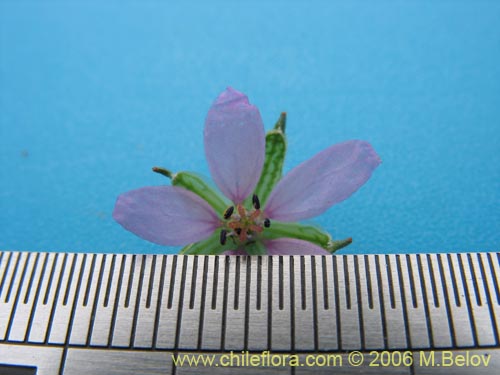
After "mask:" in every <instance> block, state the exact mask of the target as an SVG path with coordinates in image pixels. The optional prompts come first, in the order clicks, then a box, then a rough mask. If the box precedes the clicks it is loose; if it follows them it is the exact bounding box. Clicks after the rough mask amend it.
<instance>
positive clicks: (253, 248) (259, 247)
mask: <svg viewBox="0 0 500 375" xmlns="http://www.w3.org/2000/svg"><path fill="white" fill-rule="evenodd" d="M244 249H245V251H246V252H247V253H248V255H266V254H267V250H266V248H265V246H264V245H263V244H262V242H260V241H256V242H251V243H248V244H246V245H245V247H244Z"/></svg>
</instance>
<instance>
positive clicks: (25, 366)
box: [0, 251, 500, 375]
mask: <svg viewBox="0 0 500 375" xmlns="http://www.w3.org/2000/svg"><path fill="white" fill-rule="evenodd" d="M499 280H500V254H499V253H466V254H409V255H405V254H402V255H338V256H291V257H286V256H275V257H267V256H255V257H244V256H242V257H237V256H231V257H226V256H182V255H130V254H128V255H124V254H74V253H43V252H39V253H34V252H10V251H5V252H0V374H2V375H3V374H7V375H14V374H15V375H31V374H38V375H59V374H64V375H73V374H106V375H108V374H117V375H119V374H120V375H121V374H152V375H153V374H202V373H209V372H210V373H214V374H218V373H221V374H233V373H235V372H238V373H239V374H240V373H241V374H255V373H257V372H259V371H261V370H259V369H256V368H255V367H238V368H235V367H221V366H219V367H210V368H209V367H203V366H193V367H189V366H176V365H175V364H174V363H173V360H172V358H173V357H172V355H184V354H190V353H193V354H194V355H199V354H209V355H212V356H215V357H218V356H219V357H220V356H221V355H223V354H225V353H229V352H230V351H233V352H235V353H242V352H246V351H248V352H250V353H261V352H262V351H270V352H271V353H275V354H280V353H281V354H297V355H298V356H299V357H300V358H301V359H303V358H305V356H307V355H309V354H318V353H319V354H321V353H325V354H326V353H339V354H340V355H342V356H343V358H345V359H346V360H347V356H348V354H349V353H350V352H352V351H353V350H358V351H361V352H362V353H364V354H365V355H366V356H365V362H364V363H363V365H361V366H360V367H353V366H349V365H348V363H347V362H345V363H343V365H342V366H341V367H337V368H336V369H332V368H327V367H321V366H313V367H308V366H298V367H294V366H292V367H290V366H281V367H276V366H274V367H273V366H269V367H267V368H266V369H265V370H264V372H261V373H266V374H267V373H269V374H309V373H314V374H317V373H325V374H331V373H346V374H347V373H363V372H366V373H401V374H424V373H433V374H434V373H443V374H444V373H449V374H457V373H461V372H460V371H462V373H464V374H471V373H480V372H481V371H483V372H484V373H485V374H496V373H500V344H499V327H500V325H499V322H500V288H499V285H500V282H499ZM371 351H377V352H383V351H384V352H385V353H389V355H390V353H395V352H400V353H401V352H403V351H410V352H411V353H412V356H413V363H412V364H411V365H409V366H408V365H401V366H388V367H380V366H379V367H373V366H370V362H373V360H374V356H373V354H370V352H371ZM443 351H446V352H451V353H453V354H454V355H464V358H465V357H467V356H468V357H470V356H474V355H477V356H483V357H481V358H489V360H488V365H487V366H476V367H475V368H472V367H470V364H469V366H465V365H464V366H459V367H457V366H453V367H445V365H444V364H443V366H441V364H442V362H440V361H441V357H440V356H441V355H442V353H443ZM434 352H435V354H432V356H434V355H435V361H436V362H435V363H434V366H432V363H430V362H429V361H430V359H429V358H431V357H430V356H431V353H434ZM422 356H423V357H424V361H423V362H422V358H421V357H422Z"/></svg>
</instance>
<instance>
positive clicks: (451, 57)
mask: <svg viewBox="0 0 500 375" xmlns="http://www.w3.org/2000/svg"><path fill="white" fill-rule="evenodd" d="M499 19H500V2H493V1H492V2H479V1H469V2H466V1H464V2H456V1H450V2H439V1H429V2H416V3H411V2H392V1H391V2H387V3H384V2H362V3H358V2H354V3H353V2H344V3H332V2H325V3H314V4H313V3H311V2H303V3H299V2H292V3H290V2H286V3H285V2H282V3H279V2H273V3H271V4H268V3H267V2H248V3H244V2H234V3H230V2H226V3H211V4H207V3H193V2H191V3H188V4H186V5H175V4H171V3H168V2H157V3H153V2H150V3H147V4H146V5H144V4H142V3H139V2H137V3H127V4H123V3H122V2H98V1H96V2H89V3H87V2H82V3H78V2H67V3H54V2H50V3H48V2H44V4H41V2H36V3H30V2H27V1H20V2H19V1H12V2H9V1H1V2H0V163H1V168H0V248H3V249H17V250H54V251H66V250H67V251H69V250H72V251H106V252H111V251H121V252H176V251H177V249H175V248H168V249H166V248H164V247H161V246H156V245H153V244H150V243H147V242H145V241H143V240H141V239H139V238H137V237H135V236H134V235H133V234H131V233H129V232H126V231H125V230H123V229H122V228H121V227H120V226H119V225H118V224H116V223H115V222H114V221H113V220H112V218H111V213H112V210H113V206H114V202H115V199H116V197H117V196H118V194H120V193H121V192H124V191H127V190H130V189H134V188H138V187H141V186H146V185H158V184H162V183H165V182H166V181H165V180H164V179H163V178H162V177H161V176H159V175H155V174H153V173H152V172H151V171H150V168H151V167H152V166H154V165H162V166H165V167H168V168H171V169H173V170H194V171H198V172H201V173H205V174H208V168H207V165H206V162H205V158H204V151H203V139H202V129H203V122H204V118H205V115H206V113H207V110H208V108H209V106H210V104H211V102H212V101H213V100H214V99H215V97H216V96H217V95H218V93H219V92H220V91H222V90H223V89H224V88H225V87H226V86H227V85H231V86H233V87H235V88H236V89H238V90H240V91H243V92H245V93H247V94H248V96H249V98H250V100H251V102H252V103H254V104H256V105H257V106H258V107H259V108H260V110H261V114H262V117H263V119H264V122H265V124H266V126H267V128H269V127H271V126H272V125H273V124H274V121H275V120H276V119H277V117H278V115H279V113H280V112H281V111H283V110H286V111H287V112H288V115H289V117H288V118H289V122H288V136H289V154H288V158H287V162H286V168H287V170H288V169H290V168H291V167H293V166H294V165H296V164H298V163H299V162H301V161H303V160H305V159H306V158H309V157H310V156H312V155H314V154H315V153H316V152H318V151H320V150H322V149H323V148H325V147H327V146H329V145H330V144H333V143H337V142H341V141H343V140H347V139H356V138H357V139H365V140H368V141H370V142H371V143H372V144H373V146H374V147H375V149H376V150H377V151H378V153H379V154H380V155H381V157H382V159H383V161H384V162H383V164H382V165H381V166H380V167H379V169H378V170H377V171H376V173H375V175H374V176H373V178H372V179H371V180H370V181H369V182H368V184H367V185H365V186H364V187H363V188H362V189H361V190H360V191H359V192H358V193H356V194H355V195H354V196H353V197H352V198H351V199H349V200H347V201H345V202H343V203H342V204H340V205H338V206H335V207H333V208H332V209H330V210H329V211H328V212H327V213H326V214H324V215H323V216H321V217H320V218H319V219H318V220H317V222H318V223H320V224H321V225H323V226H324V227H325V228H327V229H328V230H330V231H331V232H332V233H333V234H334V235H335V236H336V237H339V238H344V237H348V236H352V237H353V238H354V243H353V245H351V246H350V247H349V248H348V250H347V251H348V252H416V251H469V250H473V251H477V250H482V251H486V250H497V251H498V250H500V163H499V162H500V156H499V154H500V152H499V149H500V146H499V145H500V135H499V134H500V132H499V130H500V22H499Z"/></svg>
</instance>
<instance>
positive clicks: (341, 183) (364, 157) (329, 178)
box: [265, 140, 380, 221]
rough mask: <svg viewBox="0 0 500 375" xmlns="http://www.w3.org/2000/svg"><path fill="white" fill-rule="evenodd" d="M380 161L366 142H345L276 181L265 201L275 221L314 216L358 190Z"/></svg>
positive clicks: (267, 209) (267, 212) (267, 210)
mask: <svg viewBox="0 0 500 375" xmlns="http://www.w3.org/2000/svg"><path fill="white" fill-rule="evenodd" d="M379 164H380V158H379V157H378V155H377V153H376V152H375V150H374V149H373V148H372V146H371V145H370V144H369V143H368V142H365V141H357V140H355V141H347V142H343V143H339V144H337V145H333V146H331V147H329V148H327V149H326V150H323V151H321V152H320V153H319V154H317V155H315V156H314V157H313V158H311V159H309V160H307V161H305V162H303V163H302V164H300V165H298V166H297V167H295V168H294V169H292V170H291V171H290V172H289V173H288V174H287V175H286V176H284V177H283V179H282V180H281V181H280V182H278V184H277V185H276V187H275V188H274V190H273V191H272V193H271V195H270V196H269V199H268V201H267V204H266V208H265V212H266V215H267V216H268V217H269V218H271V219H275V220H281V221H298V220H303V219H308V218H311V217H314V216H317V215H319V214H321V213H323V212H324V211H326V210H327V209H328V208H330V207H331V206H332V205H334V204H336V203H339V202H341V201H343V200H344V199H346V198H348V197H349V196H351V195H352V194H353V193H354V192H355V191H356V190H358V189H359V188H360V187H361V186H362V185H363V184H364V183H365V182H366V181H367V180H368V179H369V178H370V176H371V174H372V172H373V171H374V170H375V168H377V166H378V165H379Z"/></svg>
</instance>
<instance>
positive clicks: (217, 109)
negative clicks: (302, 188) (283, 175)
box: [204, 87, 265, 204]
mask: <svg viewBox="0 0 500 375" xmlns="http://www.w3.org/2000/svg"><path fill="white" fill-rule="evenodd" d="M204 137H205V155H206V157H207V161H208V166H209V168H210V173H211V174H212V178H213V180H214V181H215V183H216V185H217V186H218V187H219V189H220V190H221V191H222V192H223V193H224V194H225V195H226V196H227V197H228V198H230V199H231V200H232V201H233V202H234V203H236V204H238V203H242V202H243V200H244V199H245V198H246V197H247V196H248V195H249V194H250V193H251V192H252V191H253V189H254V187H255V185H256V184H257V182H258V181H259V177H260V173H261V171H262V165H263V164H264V153H265V135H264V125H263V123H262V118H261V117H260V113H259V110H258V109H257V107H255V106H253V105H251V104H250V103H249V102H248V98H247V97H246V96H245V95H244V94H242V93H240V92H238V91H236V90H234V89H232V88H230V87H228V88H227V89H226V91H224V92H223V93H222V94H220V95H219V97H218V98H217V99H216V100H215V102H214V103H213V105H212V107H211V108H210V110H209V111H208V115H207V118H206V120H205V131H204Z"/></svg>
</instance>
